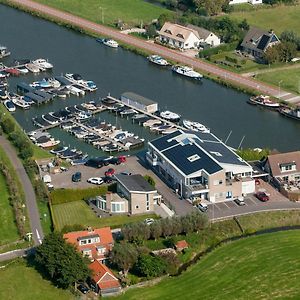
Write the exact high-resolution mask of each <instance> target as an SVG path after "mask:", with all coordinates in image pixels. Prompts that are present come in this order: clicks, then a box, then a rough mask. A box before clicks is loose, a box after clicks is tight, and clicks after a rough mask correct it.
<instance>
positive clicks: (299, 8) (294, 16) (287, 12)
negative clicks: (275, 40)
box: [229, 5, 300, 35]
mask: <svg viewBox="0 0 300 300" xmlns="http://www.w3.org/2000/svg"><path fill="white" fill-rule="evenodd" d="M299 14H300V5H291V6H285V5H279V6H276V7H273V8H266V9H258V10H252V11H242V12H233V13H231V14H230V15H229V16H230V17H231V18H233V19H235V20H238V21H242V20H244V19H246V20H247V22H248V23H249V24H250V25H252V26H258V27H260V28H263V29H266V30H270V29H273V30H274V31H275V33H276V34H278V35H280V33H282V32H283V31H285V30H293V31H295V32H296V33H297V34H300V22H299Z"/></svg>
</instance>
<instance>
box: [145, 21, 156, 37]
mask: <svg viewBox="0 0 300 300" xmlns="http://www.w3.org/2000/svg"><path fill="white" fill-rule="evenodd" d="M146 35H147V36H148V37H150V38H154V37H155V36H157V31H156V27H155V25H153V24H150V25H149V26H147V28H146Z"/></svg>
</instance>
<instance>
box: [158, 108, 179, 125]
mask: <svg viewBox="0 0 300 300" xmlns="http://www.w3.org/2000/svg"><path fill="white" fill-rule="evenodd" d="M159 115H160V117H161V118H163V119H165V120H167V121H171V122H179V120H180V118H181V116H180V115H179V114H176V113H174V112H171V111H169V110H166V111H162V112H161V113H160V114H159Z"/></svg>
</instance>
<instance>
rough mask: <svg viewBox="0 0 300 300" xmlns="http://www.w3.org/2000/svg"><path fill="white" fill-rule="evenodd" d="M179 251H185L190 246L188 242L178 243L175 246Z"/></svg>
mask: <svg viewBox="0 0 300 300" xmlns="http://www.w3.org/2000/svg"><path fill="white" fill-rule="evenodd" d="M175 247H176V249H177V250H183V249H186V248H188V247H189V244H188V243H187V242H186V240H182V241H178V242H177V243H176V245H175Z"/></svg>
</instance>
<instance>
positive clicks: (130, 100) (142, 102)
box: [121, 92, 158, 113]
mask: <svg viewBox="0 0 300 300" xmlns="http://www.w3.org/2000/svg"><path fill="white" fill-rule="evenodd" d="M121 101H122V102H123V103H124V104H127V105H131V106H133V107H135V108H137V109H141V110H144V111H145V112H148V113H155V112H156V111H158V104H157V102H155V101H153V100H150V99H148V98H145V97H143V96H140V95H138V94H135V93H132V92H126V93H123V94H122V95H121Z"/></svg>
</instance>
